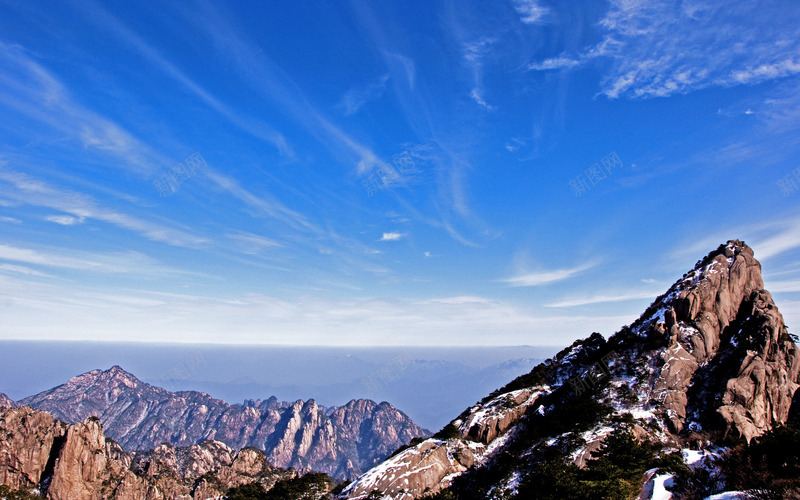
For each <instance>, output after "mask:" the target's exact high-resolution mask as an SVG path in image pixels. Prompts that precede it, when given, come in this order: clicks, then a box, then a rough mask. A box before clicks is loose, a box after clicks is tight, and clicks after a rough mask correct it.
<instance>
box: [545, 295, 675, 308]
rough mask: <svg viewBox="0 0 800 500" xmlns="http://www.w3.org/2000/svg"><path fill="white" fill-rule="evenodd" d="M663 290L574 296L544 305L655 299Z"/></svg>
mask: <svg viewBox="0 0 800 500" xmlns="http://www.w3.org/2000/svg"><path fill="white" fill-rule="evenodd" d="M661 293H663V291H660V292H659V291H654V292H650V291H642V292H631V293H621V294H608V295H595V296H592V297H574V298H568V299H563V300H560V301H558V302H553V303H550V304H545V305H544V306H545V307H553V308H563V307H576V306H585V305H590V304H607V303H612V302H628V301H631V300H641V299H651V300H655V298H656V297H658V296H659V295H660V294H661Z"/></svg>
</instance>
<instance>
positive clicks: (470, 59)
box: [463, 38, 495, 111]
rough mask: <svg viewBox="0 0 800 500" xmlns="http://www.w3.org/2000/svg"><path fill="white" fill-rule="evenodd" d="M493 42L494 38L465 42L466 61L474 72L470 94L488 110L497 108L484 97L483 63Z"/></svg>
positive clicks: (469, 68) (468, 67)
mask: <svg viewBox="0 0 800 500" xmlns="http://www.w3.org/2000/svg"><path fill="white" fill-rule="evenodd" d="M493 43H495V40H494V39H491V38H482V39H480V40H476V41H472V42H468V43H465V44H464V47H463V51H464V63H465V65H466V66H467V69H468V70H469V71H470V72H471V73H472V90H471V91H470V94H469V96H470V97H471V98H472V100H473V101H475V102H476V103H477V104H478V105H480V106H481V107H482V108H484V109H486V110H488V111H493V110H494V109H495V108H494V106H492V105H490V104H489V103H487V102H486V99H484V97H483V94H484V86H483V64H484V59H485V58H486V56H487V55H488V52H489V49H490V48H491V46H492V44H493Z"/></svg>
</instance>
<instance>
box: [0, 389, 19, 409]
mask: <svg viewBox="0 0 800 500" xmlns="http://www.w3.org/2000/svg"><path fill="white" fill-rule="evenodd" d="M0 407H3V408H16V407H17V403H15V402H14V401H12V400H11V398H9V397H8V396H6V395H5V394H3V393H2V392H0Z"/></svg>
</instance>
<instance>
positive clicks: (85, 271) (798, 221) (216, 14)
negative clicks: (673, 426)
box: [0, 0, 800, 345]
mask: <svg viewBox="0 0 800 500" xmlns="http://www.w3.org/2000/svg"><path fill="white" fill-rule="evenodd" d="M798 84H800V6H798V5H797V3H796V2H792V1H783V2H758V3H755V2H739V3H735V4H731V3H730V2H721V1H720V2H704V1H694V2H692V1H683V2H681V1H632V0H613V1H610V2H581V1H576V2H548V1H544V0H519V1H517V0H514V1H507V2H503V1H491V2H470V1H458V2H406V1H402V2H400V1H386V2H366V1H365V2H358V1H354V2H336V3H334V2H255V1H251V2H244V1H243V2H228V3H223V2H194V1H187V2H113V3H110V4H109V3H100V2H93V1H85V0H80V1H74V2H71V1H65V2H57V3H53V2H13V1H2V2H0V116H2V119H1V120H0V236H1V238H0V316H1V317H2V318H3V319H2V323H1V324H0V339H45V340H46V339H62V340H63V339H66V340H72V339H74V340H109V341H114V340H126V341H129V340H133V341H145V342H211V343H239V344H242V343H263V344H300V345H521V344H528V345H564V344H568V343H570V342H572V340H574V339H575V338H578V337H583V336H586V335H588V334H589V333H591V332H592V331H600V332H601V333H603V334H606V335H607V334H610V333H613V332H614V331H616V330H617V329H618V328H619V327H621V326H622V325H624V324H627V323H630V322H631V321H633V320H634V319H635V318H636V317H637V316H638V314H639V313H641V312H642V311H643V310H644V309H645V308H646V306H647V305H648V304H649V303H650V302H651V301H652V300H653V299H654V298H655V297H656V296H657V295H658V294H660V293H661V292H663V291H665V290H666V289H667V288H668V287H669V285H670V284H671V283H672V282H673V281H674V280H675V279H677V278H679V277H680V276H681V275H682V274H683V273H684V272H685V271H687V270H688V269H690V268H691V267H692V266H693V265H694V263H695V261H696V260H698V259H700V258H701V257H702V256H704V255H705V254H706V253H708V252H709V251H710V250H712V249H714V248H716V246H717V245H719V244H720V243H722V242H724V241H726V240H727V239H731V238H740V239H744V240H745V241H746V242H747V243H748V244H750V245H751V246H752V247H753V248H754V250H755V252H756V257H757V258H759V259H760V260H761V262H762V264H763V269H764V274H765V281H766V284H767V288H768V289H770V290H772V291H773V293H774V295H775V298H776V300H777V302H778V306H779V308H780V309H781V311H782V312H783V314H784V316H785V318H786V322H787V324H788V325H789V327H790V329H791V327H792V326H793V325H796V324H798V321H800V265H798V263H797V262H798V260H797V257H798V255H800V170H797V176H796V177H795V170H796V169H799V168H800V133H798V132H800V86H799V85H798Z"/></svg>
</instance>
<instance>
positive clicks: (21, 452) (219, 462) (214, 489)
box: [0, 407, 316, 500]
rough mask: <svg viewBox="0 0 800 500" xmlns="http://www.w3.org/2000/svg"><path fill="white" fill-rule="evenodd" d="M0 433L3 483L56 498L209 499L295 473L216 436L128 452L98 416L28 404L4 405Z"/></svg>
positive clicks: (62, 499)
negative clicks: (64, 416)
mask: <svg viewBox="0 0 800 500" xmlns="http://www.w3.org/2000/svg"><path fill="white" fill-rule="evenodd" d="M0 436H2V437H3V439H2V440H0V484H4V485H6V486H9V487H10V488H12V489H18V488H34V489H38V490H39V491H40V492H41V494H42V495H43V496H44V497H45V498H48V499H51V500H99V499H106V500H112V499H113V500H168V499H190V498H191V499H197V500H205V499H212V498H220V497H221V495H224V494H225V493H226V492H227V491H228V489H229V488H232V487H234V486H238V485H243V484H249V483H252V482H258V483H261V484H262V485H264V486H265V488H266V489H269V488H271V487H272V486H273V485H274V484H275V483H276V481H278V480H280V479H287V478H291V477H294V476H296V473H295V472H294V471H287V470H282V469H277V468H274V467H272V466H270V465H269V463H268V462H267V460H266V457H265V456H264V453H263V452H261V451H259V450H255V449H253V448H246V449H244V450H241V451H239V452H236V451H234V450H233V449H231V448H229V447H228V446H226V445H225V444H223V443H220V442H215V441H209V442H205V443H203V444H200V445H193V446H190V447H186V448H174V447H172V446H171V445H168V444H164V445H161V446H159V447H158V448H156V449H155V450H153V451H150V452H144V453H141V452H140V453H133V454H128V453H126V452H125V451H123V450H122V448H121V447H120V446H119V445H118V444H117V443H115V442H113V441H111V440H108V439H106V437H105V435H104V434H103V430H102V426H101V424H100V421H99V420H97V419H96V418H94V417H92V418H89V419H87V420H85V421H84V422H79V423H77V424H73V425H68V424H64V423H63V422H60V421H58V420H55V419H54V418H53V417H52V416H51V415H49V414H48V413H46V412H42V411H38V410H34V409H31V408H29V407H21V408H17V409H10V408H5V409H0ZM315 498H316V497H315Z"/></svg>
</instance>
